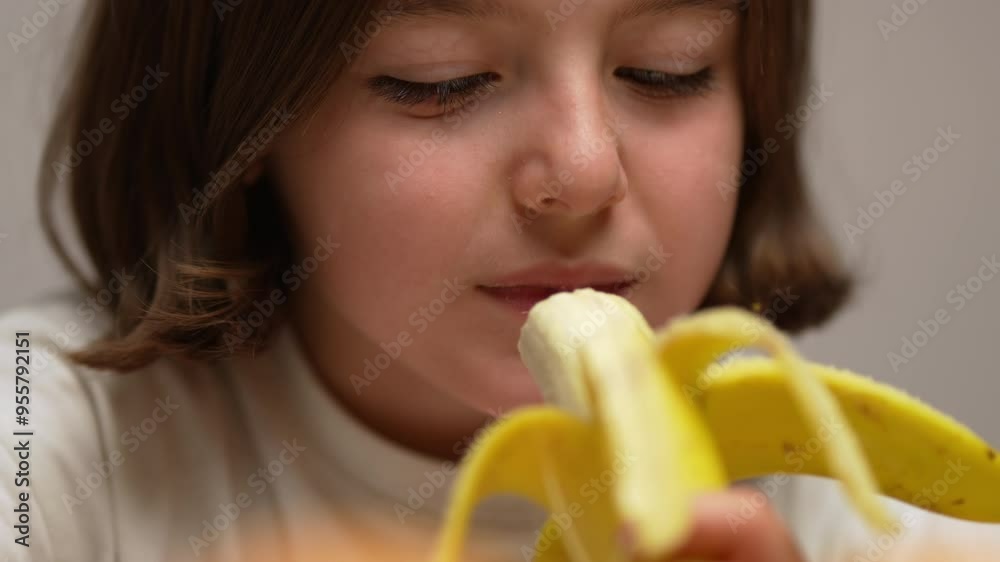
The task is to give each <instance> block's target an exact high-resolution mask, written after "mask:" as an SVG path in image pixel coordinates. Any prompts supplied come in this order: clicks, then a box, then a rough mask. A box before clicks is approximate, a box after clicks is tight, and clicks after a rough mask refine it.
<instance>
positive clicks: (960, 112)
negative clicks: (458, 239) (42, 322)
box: [0, 0, 1000, 444]
mask: <svg viewBox="0 0 1000 562" xmlns="http://www.w3.org/2000/svg"><path fill="white" fill-rule="evenodd" d="M63 1H64V2H67V4H68V5H67V6H64V7H61V8H60V11H59V13H58V14H56V16H55V17H53V18H52V19H51V21H49V22H48V24H47V25H46V26H45V27H44V28H42V29H41V30H40V31H39V33H38V34H37V35H36V36H35V37H34V38H33V39H31V41H30V42H29V44H27V45H25V46H22V47H21V48H20V52H18V53H14V51H13V49H12V48H11V46H10V44H9V42H7V41H4V44H3V45H2V46H0V72H2V77H3V84H4V88H3V89H2V91H0V114H2V116H3V124H4V127H3V133H2V134H0V162H2V168H0V169H2V170H3V180H4V182H5V183H4V196H5V197H4V199H3V205H2V207H0V234H3V235H6V236H5V237H4V236H0V263H2V264H3V267H2V270H0V289H2V290H0V308H7V307H10V306H14V305H17V304H20V303H23V302H25V301H27V300H29V299H32V298H37V297H38V296H39V295H41V294H43V293H44V292H46V291H50V290H53V289H57V288H59V287H64V286H66V285H67V278H66V276H65V274H64V273H63V272H62V270H61V269H60V268H59V266H58V265H57V263H56V261H55V259H54V257H53V256H52V254H51V253H50V252H49V250H48V249H47V247H46V245H45V244H44V242H43V239H42V235H41V230H40V228H39V226H38V221H37V218H36V216H37V213H36V207H35V186H34V183H35V176H36V167H37V163H38V160H39V158H40V151H41V142H42V138H43V132H44V129H45V127H46V126H47V124H48V122H49V120H50V119H51V110H52V104H51V102H50V100H52V99H53V95H54V89H55V87H56V85H57V84H58V83H59V82H58V81H59V79H60V78H61V77H62V76H63V68H62V67H61V66H60V62H61V59H62V57H63V55H64V54H65V52H66V49H67V48H68V47H69V46H70V45H69V41H68V37H69V34H70V32H71V30H72V28H73V25H74V23H75V21H76V19H77V16H78V15H79V13H80V0H63ZM910 2H911V3H913V5H917V4H916V1H915V0H910ZM817 3H818V4H819V6H818V8H819V9H818V12H819V13H818V18H819V22H818V30H817V38H816V40H817V59H818V60H817V66H816V71H815V83H816V84H823V85H825V87H826V88H827V89H828V90H831V91H832V92H833V93H834V95H833V96H832V97H831V98H830V100H829V101H828V102H827V103H826V104H825V105H824V106H823V107H822V108H821V109H820V110H818V111H817V112H816V113H815V114H814V115H813V116H812V118H810V119H809V120H808V123H807V126H806V129H805V130H804V131H803V133H802V134H804V135H805V139H806V145H807V158H808V163H809V166H808V168H809V173H810V176H811V180H812V182H813V187H814V189H815V191H816V197H817V201H818V203H819V204H820V207H821V209H822V212H823V216H824V220H825V221H827V222H828V224H829V226H830V227H831V228H833V229H834V231H835V232H836V233H837V238H838V240H839V242H840V243H841V245H842V246H843V249H844V251H845V252H846V254H847V255H848V256H849V257H850V259H851V260H852V262H853V263H855V264H856V265H857V267H858V269H859V271H860V272H861V273H862V276H863V279H864V284H863V286H862V287H861V290H860V292H859V294H858V297H857V298H856V300H855V301H854V302H853V303H852V305H851V307H850V308H849V309H848V310H847V311H846V312H845V313H844V314H842V315H841V316H839V317H838V319H837V320H836V321H835V322H833V323H832V324H830V325H829V326H828V327H826V328H825V329H823V330H821V331H818V332H814V333H812V334H809V335H808V336H806V337H804V338H803V339H802V346H803V348H804V351H805V353H806V354H807V355H808V356H809V357H811V358H815V359H817V360H821V361H824V362H829V363H834V364H836V365H839V366H843V367H847V368H850V369H853V370H856V371H859V372H862V373H866V374H870V375H872V376H874V377H876V378H878V379H881V380H886V381H889V382H891V383H893V384H895V385H898V386H900V387H902V388H905V389H907V390H909V391H910V392H912V393H914V394H916V395H918V396H920V397H921V398H923V399H924V400H925V401H927V402H929V403H931V404H933V405H934V406H936V407H938V408H940V409H943V410H945V411H947V412H949V413H950V414H952V415H953V416H955V417H956V418H958V419H959V420H961V421H963V422H965V423H967V424H969V425H970V426H971V427H972V428H973V429H975V430H976V431H978V432H979V433H981V434H982V435H983V436H984V437H986V438H987V440H989V441H991V442H992V443H993V444H1000V413H998V409H997V408H996V407H995V404H994V402H995V401H996V400H997V399H1000V378H998V377H997V376H996V374H995V371H996V364H995V359H994V358H995V352H996V350H997V348H998V344H997V342H996V334H997V332H998V327H1000V316H998V314H997V312H998V311H1000V276H998V278H996V279H994V280H991V281H986V282H985V283H984V284H983V287H982V290H981V291H980V292H979V293H978V294H976V295H975V298H974V299H973V300H972V301H970V302H969V304H968V305H967V306H966V307H965V308H964V309H963V310H961V311H956V310H955V306H954V305H953V304H952V303H950V302H949V301H948V299H947V295H948V294H949V291H951V290H953V289H954V288H955V286H956V285H957V284H958V283H964V282H965V281H966V280H967V279H968V278H969V277H970V276H973V275H975V274H976V273H977V270H978V268H979V264H980V259H981V258H983V257H984V256H986V257H990V256H993V255H994V254H995V253H1000V226H998V223H997V221H996V213H997V211H998V209H1000V205H998V203H1000V191H998V190H997V189H996V187H997V185H996V184H997V180H998V178H1000V119H998V116H1000V109H997V107H996V106H995V104H996V103H997V101H998V100H1000V75H998V72H997V69H998V68H1000V66H998V62H997V56H998V55H1000V49H998V47H1000V39H998V32H997V30H996V22H998V21H1000V3H997V2H996V1H995V0H949V1H945V0H926V2H925V3H924V4H923V5H922V6H920V8H919V10H918V11H917V12H916V13H915V14H913V15H912V16H909V18H908V21H907V22H906V23H905V24H904V25H903V26H902V27H901V28H900V29H899V30H898V31H895V32H893V33H892V34H891V35H889V37H888V39H886V38H885V37H884V36H883V34H882V32H880V30H879V26H878V21H879V20H880V19H885V20H888V18H889V17H890V16H891V15H892V12H893V8H892V7H893V4H894V3H895V4H898V5H900V6H902V5H903V3H904V2H902V0H848V1H836V0H818V2H817ZM37 10H38V5H37V4H36V3H35V2H34V1H31V0H4V2H2V3H0V22H2V23H0V31H3V33H4V37H5V38H6V35H7V32H9V31H16V30H19V29H20V27H21V25H22V24H21V18H22V17H25V16H27V17H30V16H31V15H32V14H33V13H34V12H35V11H37ZM949 126H950V127H951V128H952V130H953V131H954V132H955V133H957V134H959V135H960V136H961V138H960V139H959V140H958V141H957V142H956V143H955V144H954V146H953V147H952V149H951V150H949V151H948V152H947V153H944V154H942V155H941V157H940V159H939V160H938V161H937V162H936V163H935V164H934V165H933V166H932V167H931V168H930V169H929V170H928V171H927V172H926V173H925V174H924V175H923V176H922V177H921V178H920V179H919V181H912V176H908V175H907V174H906V173H905V171H904V169H903V166H904V164H905V163H906V161H907V160H908V159H910V158H911V157H913V156H914V155H917V154H920V153H921V152H923V151H924V149H926V148H929V147H930V146H932V142H933V141H934V138H935V137H936V136H937V129H938V128H939V127H945V128H946V127H949ZM895 179H900V180H902V181H903V182H904V184H905V185H906V186H907V190H906V192H905V193H904V194H903V195H901V196H899V197H897V198H896V201H895V202H894V203H893V204H892V205H891V206H890V207H889V209H888V210H887V211H886V212H885V214H884V215H883V216H881V217H880V218H878V219H876V220H875V221H874V224H873V225H872V226H871V227H870V228H869V229H868V230H867V231H865V232H864V233H863V234H862V235H860V236H858V237H857V238H856V239H855V240H854V241H853V242H850V241H848V239H847V236H846V235H845V233H844V226H843V225H844V224H845V223H847V222H851V223H854V222H855V221H856V220H857V217H858V207H859V206H865V207H867V206H868V205H870V204H871V203H872V202H874V201H876V199H875V197H874V195H873V193H874V191H876V190H882V191H884V190H888V189H889V186H890V184H891V183H892V181H893V180H895ZM942 308H943V309H945V310H946V311H947V313H948V315H949V318H950V321H949V323H948V324H947V325H946V326H944V327H943V328H942V329H941V330H940V332H939V333H937V334H936V335H935V336H934V337H931V338H929V341H928V343H927V345H926V346H925V347H923V348H921V349H919V351H918V353H917V355H916V356H915V357H914V358H913V359H912V360H910V361H909V362H908V363H907V364H905V365H901V366H900V369H899V372H894V371H893V369H892V368H891V366H890V363H889V359H888V356H887V355H888V353H890V352H896V353H900V352H901V347H902V345H903V344H902V338H903V337H904V336H910V337H912V335H913V333H914V332H915V331H917V329H918V325H917V322H918V321H920V320H926V319H930V318H932V317H933V316H934V314H935V311H937V310H938V309H942Z"/></svg>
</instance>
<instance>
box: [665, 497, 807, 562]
mask: <svg viewBox="0 0 1000 562" xmlns="http://www.w3.org/2000/svg"><path fill="white" fill-rule="evenodd" d="M674 557H675V558H676V559H688V558H694V559H699V560H713V561H719V562H803V561H804V558H803V557H802V553H801V552H800V551H799V548H798V545H797V544H796V543H795V539H794V538H793V537H792V534H791V532H790V531H789V530H788V528H787V527H786V526H785V523H784V522H783V521H782V520H781V518H780V517H779V516H778V514H777V513H776V512H775V511H774V510H773V509H772V508H771V506H770V505H769V503H768V502H767V497H766V496H764V494H762V493H761V492H759V491H757V490H752V489H746V488H735V489H732V490H729V491H726V492H722V493H718V494H709V495H706V496H703V497H701V498H699V500H698V502H697V503H696V505H695V523H694V529H693V530H692V532H691V535H690V537H688V540H687V541H686V542H685V543H684V544H683V545H682V546H681V548H680V549H679V550H678V551H677V552H676V553H675V555H674Z"/></svg>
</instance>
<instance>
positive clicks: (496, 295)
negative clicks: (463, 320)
mask: <svg viewBox="0 0 1000 562" xmlns="http://www.w3.org/2000/svg"><path fill="white" fill-rule="evenodd" d="M633 285H634V282H630V281H623V282H620V283H613V284H604V285H583V286H559V287H545V286H537V285H536V286H531V285H517V286H509V287H486V286H480V287H479V290H480V291H483V292H484V293H486V294H487V295H489V296H490V297H492V298H493V299H495V300H497V301H499V302H500V303H502V304H504V305H506V306H508V307H510V308H512V309H514V310H515V311H516V312H518V313H519V314H521V315H527V314H528V311H530V310H531V307H533V306H535V305H536V304H538V303H539V302H541V301H543V300H545V299H546V298H548V297H550V296H552V295H554V294H556V293H560V292H564V291H572V290H575V289H581V288H584V287H589V288H591V289H594V290H595V291H601V292H605V293H612V294H616V295H624V294H625V293H626V292H627V291H628V289H629V288H631V287H632V286H633Z"/></svg>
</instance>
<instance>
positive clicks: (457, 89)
mask: <svg viewBox="0 0 1000 562" xmlns="http://www.w3.org/2000/svg"><path fill="white" fill-rule="evenodd" d="M412 3H414V2H406V3H405V4H407V5H409V4H412ZM419 4H421V5H422V6H423V7H424V8H423V10H422V11H421V12H420V13H419V14H417V15H413V16H406V17H404V15H403V12H402V9H401V6H402V5H403V2H401V1H396V2H390V3H389V4H388V5H387V6H386V7H385V8H384V9H383V10H382V11H381V12H376V13H378V14H379V18H377V19H376V20H375V22H377V23H372V24H369V25H368V26H367V27H365V26H359V28H360V31H359V34H358V35H354V34H352V36H351V39H350V40H349V42H348V43H345V44H344V45H343V47H344V48H343V49H342V52H341V53H338V54H336V56H345V57H347V58H348V60H349V62H350V63H351V66H350V68H349V70H348V71H347V72H346V73H345V74H343V75H342V76H341V77H340V78H339V79H338V81H337V82H336V83H335V84H334V85H333V87H332V89H331V90H330V92H329V94H328V96H327V98H326V100H325V101H324V103H323V104H322V106H321V107H320V108H319V110H318V111H317V112H316V113H314V114H313V115H302V116H300V121H299V122H298V123H297V125H296V126H295V127H294V128H293V129H291V130H290V134H287V135H286V136H285V138H284V139H283V140H282V141H281V143H280V144H279V145H278V147H277V148H276V150H275V152H274V153H273V154H272V157H271V165H272V171H273V173H274V174H275V176H276V178H277V179H278V183H279V185H281V189H282V191H283V197H284V199H285V201H286V204H287V206H288V210H289V213H290V215H291V216H292V218H293V222H294V223H295V236H296V239H297V243H298V246H299V250H300V252H301V258H300V259H303V260H306V262H309V261H310V260H308V256H311V255H313V254H314V250H315V249H317V248H322V247H323V244H320V243H319V242H317V240H318V239H319V240H324V241H326V244H327V245H329V244H330V243H331V242H332V243H334V244H339V246H338V247H337V248H336V249H335V250H333V252H332V255H330V257H329V259H327V260H324V261H322V264H321V267H320V268H319V269H318V270H316V271H315V272H314V273H312V274H308V275H301V276H300V278H301V277H306V276H308V279H307V281H306V282H305V283H304V284H303V285H302V288H301V289H298V291H296V292H297V293H300V294H296V295H294V296H293V299H294V300H295V301H296V302H297V303H298V305H297V306H296V321H297V322H298V323H299V326H300V328H301V331H302V333H303V334H304V339H305V340H306V341H307V342H312V344H311V349H310V353H311V354H312V355H313V357H314V359H315V360H316V361H317V362H318V363H319V364H320V365H322V366H323V367H324V369H323V370H324V371H326V373H325V375H326V376H327V378H329V379H330V380H331V381H333V383H334V385H335V387H337V388H339V389H340V391H341V394H346V396H345V397H346V398H348V399H349V400H362V401H363V400H366V399H373V398H372V397H373V396H376V395H379V396H382V397H386V396H395V397H396V398H395V400H397V401H399V400H405V399H406V398H410V399H411V400H410V401H409V403H406V404H403V403H400V406H399V407H400V408H408V409H410V410H413V409H414V408H416V406H414V405H413V404H412V402H413V401H415V400H420V401H421V404H425V405H426V406H422V407H425V408H427V409H430V408H433V407H440V408H443V409H452V410H456V409H461V408H465V409H466V411H469V412H471V411H473V409H474V410H477V411H479V412H496V411H498V410H499V411H504V410H506V409H508V408H511V407H514V406H516V405H519V404H523V403H526V402H531V401H537V400H538V399H539V394H538V390H537V389H536V387H535V385H534V383H533V382H532V379H531V377H530V375H529V373H528V372H527V371H526V369H525V368H524V366H523V365H522V364H521V362H520V359H519V356H518V352H517V349H516V343H517V339H518V334H519V331H520V328H521V326H522V324H523V323H524V321H525V312H526V309H527V308H528V307H530V305H531V304H533V303H534V302H537V301H538V300H539V299H541V298H543V297H544V296H547V295H548V294H551V293H552V292H554V291H556V290H559V289H560V288H562V289H566V288H573V287H582V286H593V287H597V288H602V289H605V290H616V291H618V292H620V293H622V294H625V295H626V296H627V298H628V299H629V300H630V301H632V302H633V303H634V304H635V305H636V306H637V307H638V308H639V309H640V310H641V311H642V312H643V314H644V315H645V316H646V318H647V320H648V321H649V322H650V323H651V324H653V325H654V326H655V325H659V324H661V323H663V322H664V321H666V320H667V319H668V318H669V317H671V316H673V315H677V314H682V313H686V312H689V311H691V310H693V309H694V308H696V307H697V306H698V304H699V302H700V301H701V300H702V298H703V296H704V295H705V293H706V291H707V289H708V287H709V285H710V283H711V281H712V280H713V278H714V276H715V274H716V271H717V269H718V267H719V265H720V262H721V260H722V257H723V254H724V251H725V248H726V246H727V242H728V240H729V236H730V230H731V224H732V221H733V216H734V212H735V208H736V198H735V197H734V196H732V195H731V192H730V189H729V187H730V186H731V183H732V181H733V178H732V174H733V171H734V169H735V168H736V167H738V165H739V161H740V157H741V153H742V149H743V144H742V142H743V114H742V103H741V96H740V91H739V83H738V77H737V76H738V74H737V73H738V63H737V57H736V52H735V51H736V48H737V40H738V38H739V36H740V29H739V25H740V23H739V20H740V17H739V16H740V15H741V14H739V12H738V8H737V7H735V6H732V7H729V8H726V7H725V6H724V5H723V4H725V3H724V2H692V1H678V0H674V1H660V2H633V1H632V0H601V1H591V2H582V3H581V2H565V1H563V2H560V1H558V0H544V1H543V0H505V1H494V2H491V3H487V2H481V1H474V0H461V1H457V2H456V1H451V2H441V1H425V2H419ZM577 4H579V5H577ZM438 5H441V6H442V8H441V10H442V11H433V12H432V11H430V9H429V8H428V7H433V6H438ZM491 6H492V7H494V8H502V9H503V10H505V11H506V15H504V14H497V13H492V10H489V8H490V7H491ZM636 6H639V7H640V8H641V7H647V9H645V10H641V9H640V10H635V9H634V8H635V7H636ZM480 7H482V8H484V9H485V10H486V11H484V12H483V13H480V14H478V15H472V14H468V13H466V12H472V11H477V12H478V11H479V9H480ZM654 8H655V9H654ZM376 26H377V27H376ZM366 30H367V31H366ZM452 81H453V82H452ZM429 83H446V84H447V86H439V87H437V88H435V87H434V86H427V85H426V84H429ZM445 90H447V91H448V92H450V93H449V95H448V96H447V98H448V99H445V100H443V101H444V102H445V104H444V105H443V106H442V105H441V104H440V103H439V102H440V101H442V100H440V99H439V98H438V95H437V93H438V92H443V91H445ZM316 255H317V256H319V257H320V258H322V257H323V256H325V255H326V253H325V252H324V251H323V250H320V251H319V253H318V254H316ZM299 265H313V264H312V263H305V262H303V263H300V264H299ZM619 283H626V284H625V285H622V286H617V287H616V284H619ZM307 347H310V345H309V344H307Z"/></svg>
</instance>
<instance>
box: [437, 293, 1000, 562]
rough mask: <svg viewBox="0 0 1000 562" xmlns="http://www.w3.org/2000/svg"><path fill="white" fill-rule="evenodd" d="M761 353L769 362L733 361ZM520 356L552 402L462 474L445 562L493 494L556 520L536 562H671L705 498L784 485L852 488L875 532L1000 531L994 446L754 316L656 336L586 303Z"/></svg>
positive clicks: (703, 322)
mask: <svg viewBox="0 0 1000 562" xmlns="http://www.w3.org/2000/svg"><path fill="white" fill-rule="evenodd" d="M747 348H753V349H757V350H760V351H762V352H764V353H765V354H766V356H753V357H740V356H737V357H735V358H733V357H729V356H728V355H729V354H731V353H732V352H734V351H737V350H741V349H747ZM518 350H519V351H520V353H521V357H522V359H523V361H524V363H525V365H526V366H527V367H528V369H529V370H530V371H531V372H532V374H533V376H534V377H535V379H536V380H537V382H538V384H539V386H540V387H541V389H542V393H543V395H544V396H545V401H546V404H545V405H538V406H528V407H523V408H520V409H518V410H516V411H514V412H512V413H511V414H510V415H509V416H507V417H506V418H504V419H503V420H501V421H499V422H497V423H496V425H495V426H494V427H493V428H492V429H491V431H488V432H486V433H485V434H484V435H483V437H482V438H481V439H480V440H479V441H478V442H477V443H476V444H475V445H474V447H473V448H472V449H471V450H470V451H469V453H468V454H467V455H466V458H465V459H463V461H462V465H461V468H460V472H459V475H458V480H457V482H456V484H455V487H454V489H453V490H452V496H451V499H450V501H451V503H450V505H449V508H448V513H447V515H446V519H445V523H444V527H443V530H442V534H441V537H440V538H439V541H438V543H437V548H436V551H435V554H434V558H433V560H434V562H452V561H457V560H460V559H461V552H462V545H463V542H464V539H465V536H466V532H467V527H468V522H469V520H470V518H471V516H472V513H473V510H474V509H475V507H476V505H477V504H478V503H479V502H480V501H482V500H483V499H485V498H487V497H489V496H491V495H494V494H516V495H521V496H524V497H526V498H528V499H530V500H532V501H534V502H536V503H538V504H540V505H541V506H543V507H544V508H545V509H546V510H548V512H549V513H550V517H549V520H548V522H547V523H546V526H545V527H544V528H543V529H542V530H541V531H540V532H539V534H538V542H537V543H536V544H535V545H533V546H532V547H530V554H531V555H532V556H533V557H534V559H536V560H568V561H573V562H577V561H593V562H610V561H616V560H623V561H624V560H630V559H631V557H632V556H635V557H640V558H642V557H648V558H656V557H664V556H666V555H669V554H670V552H671V551H673V550H674V549H676V548H677V547H678V546H680V543H681V541H683V540H684V539H685V537H686V535H687V533H688V532H689V531H690V528H691V525H692V511H693V502H694V499H695V498H696V497H697V496H698V495H699V494H701V493H704V492H706V491H711V490H717V489H721V488H724V487H725V486H726V485H728V483H730V482H731V481H733V480H739V479H744V478H750V477H758V476H763V475H767V474H774V473H785V474H810V475H816V476H826V477H832V478H836V479H839V480H840V481H841V482H842V483H843V485H844V486H845V490H846V492H847V495H848V497H849V499H850V500H851V502H852V504H853V505H854V507H855V508H856V509H857V510H858V512H859V513H860V514H861V516H862V517H863V518H864V519H865V521H867V522H868V523H869V525H871V527H872V528H873V529H874V530H882V529H888V528H889V527H890V526H891V524H892V521H891V518H890V516H889V514H888V511H887V509H886V506H885V505H884V503H883V502H882V501H881V499H880V497H879V495H880V494H882V495H886V496H889V497H893V498H896V499H899V500H902V501H904V502H907V503H910V504H912V505H916V506H918V507H920V508H923V509H927V510H931V511H934V512H937V513H941V514H945V515H950V516H953V517H958V518H962V519H967V520H970V521H981V522H1000V458H998V453H997V452H995V451H994V449H992V448H991V447H990V446H989V445H988V444H987V443H986V442H984V441H983V440H982V439H980V438H979V437H977V436H976V435H975V434H974V433H973V432H972V431H970V430H969V429H967V428H966V427H964V426H962V425H961V424H959V423H957V422H956V421H954V420H953V419H951V418H949V417H947V416H946V415H944V414H942V413H940V412H937V411H935V410H934V409H932V408H931V407H929V406H928V405H926V404H924V403H922V402H920V401H919V400H917V399H915V398H912V397H910V396H908V395H906V394H905V393H903V392H901V391H899V390H897V389H894V388H892V387H890V386H887V385H884V384H880V383H877V382H875V381H873V380H871V379H869V378H866V377H863V376H860V375H857V374H855V373H852V372H850V371H846V370H840V369H835V368H832V367H825V366H822V365H818V364H815V363H812V362H809V361H807V360H805V359H803V358H801V357H800V356H799V355H798V354H797V353H796V352H795V350H794V349H793V347H792V346H791V344H790V343H789V342H788V340H787V339H786V338H785V336H784V335H783V334H781V333H780V332H779V331H777V330H776V329H775V328H774V327H772V326H771V325H770V324H769V323H768V322H766V321H765V320H763V319H761V318H760V317H758V316H757V315H755V314H752V313H750V312H747V311H744V310H741V309H737V308H730V307H720V308H715V309H710V310H706V311H702V312H697V313H694V314H692V315H690V316H687V317H683V318H679V319H677V320H675V321H672V322H670V323H668V324H667V325H666V326H664V327H663V328H661V329H660V330H657V331H654V330H653V329H652V328H651V327H650V326H649V325H648V324H647V323H646V321H645V319H644V318H643V316H642V315H641V313H640V312H639V311H638V310H636V309H635V307H633V306H632V304H631V303H629V302H628V301H627V300H625V299H624V298H622V297H619V296H616V295H612V294H608V293H602V292H598V291H594V290H592V289H579V290H576V291H573V292H564V293H558V294H556V295H553V296H551V297H549V298H548V299H546V300H544V301H542V302H540V303H538V304H537V305H535V307H533V308H532V310H531V312H530V313H529V315H528V319H527V322H526V323H525V325H524V327H523V328H522V331H521V338H520V341H519V342H518ZM938 482H945V483H946V485H942V486H935V484H936V483H938ZM928 486H933V492H932V493H927V492H926V490H927V488H928ZM623 534H624V536H627V541H623V540H622V539H623ZM625 542H627V543H628V544H629V547H628V548H629V550H628V551H626V547H625V546H624V543H625Z"/></svg>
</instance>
